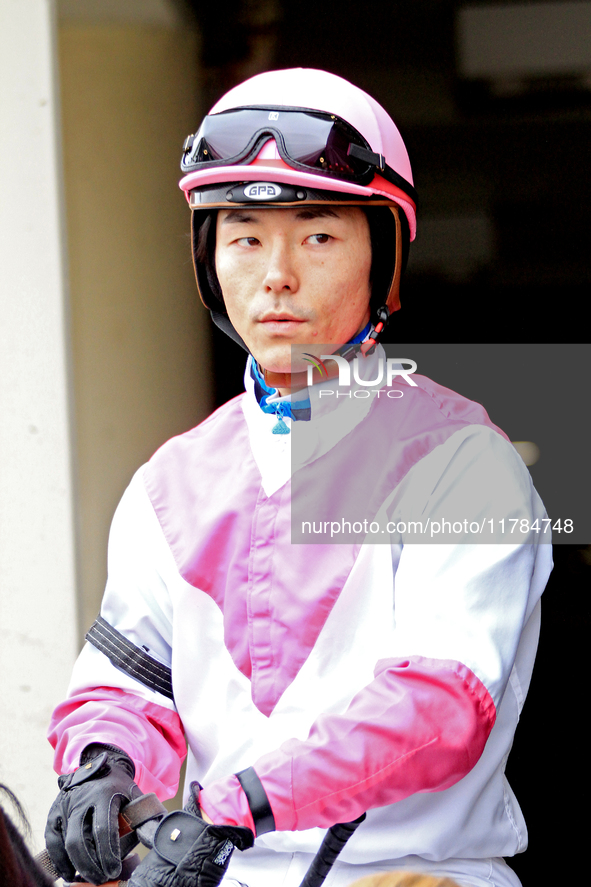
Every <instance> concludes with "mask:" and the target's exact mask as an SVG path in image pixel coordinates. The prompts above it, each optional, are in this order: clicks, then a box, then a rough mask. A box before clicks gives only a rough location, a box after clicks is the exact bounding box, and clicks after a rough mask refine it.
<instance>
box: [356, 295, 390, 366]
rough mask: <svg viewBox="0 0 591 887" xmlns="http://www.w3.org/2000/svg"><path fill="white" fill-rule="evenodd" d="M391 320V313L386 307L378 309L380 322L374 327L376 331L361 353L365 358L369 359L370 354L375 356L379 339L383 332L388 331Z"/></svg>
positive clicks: (361, 348) (362, 347)
mask: <svg viewBox="0 0 591 887" xmlns="http://www.w3.org/2000/svg"><path fill="white" fill-rule="evenodd" d="M389 320H390V312H389V311H388V308H387V306H386V305H382V307H381V308H378V322H377V323H376V325H375V327H374V331H373V333H372V334H371V336H370V338H369V339H368V340H367V341H366V342H364V343H363V344H362V345H361V347H360V349H359V350H360V351H361V353H362V354H363V356H364V357H368V356H369V355H370V354H373V353H374V351H375V350H376V345H377V344H378V339H379V337H380V335H381V334H382V333H383V331H384V330H385V329H386V327H387V325H388V321H389Z"/></svg>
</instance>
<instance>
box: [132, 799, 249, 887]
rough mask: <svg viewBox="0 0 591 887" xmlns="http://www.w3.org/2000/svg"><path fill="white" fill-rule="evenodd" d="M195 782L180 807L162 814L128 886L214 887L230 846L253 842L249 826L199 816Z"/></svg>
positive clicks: (241, 847)
mask: <svg viewBox="0 0 591 887" xmlns="http://www.w3.org/2000/svg"><path fill="white" fill-rule="evenodd" d="M199 788H200V786H199V783H197V782H192V783H191V794H192V797H191V800H190V801H189V802H188V804H187V805H186V807H185V809H184V810H177V811H175V812H174V813H169V814H168V816H165V817H164V819H163V820H162V822H161V823H160V825H159V826H158V829H157V831H156V834H155V836H154V846H153V848H152V850H150V852H149V853H148V855H147V856H146V857H145V859H144V860H142V862H141V863H140V865H139V866H138V867H137V868H136V870H135V871H134V873H133V874H132V876H131V880H130V881H129V887H217V885H218V884H219V883H220V881H221V880H222V878H223V877H224V875H225V873H226V869H227V868H228V866H229V864H230V857H231V856H232V853H233V852H234V848H235V847H238V849H239V850H248V848H249V847H252V845H253V843H254V835H253V833H252V832H251V830H250V829H249V828H243V827H241V826H231V825H210V824H209V823H207V822H205V820H204V819H203V818H202V817H201V810H200V808H199V801H198V795H199Z"/></svg>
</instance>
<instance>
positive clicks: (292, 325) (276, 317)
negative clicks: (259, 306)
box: [259, 311, 306, 335]
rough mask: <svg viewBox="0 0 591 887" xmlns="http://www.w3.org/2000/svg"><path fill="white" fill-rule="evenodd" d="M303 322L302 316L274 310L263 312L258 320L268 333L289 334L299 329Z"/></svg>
mask: <svg viewBox="0 0 591 887" xmlns="http://www.w3.org/2000/svg"><path fill="white" fill-rule="evenodd" d="M305 322H306V321H305V318H303V317H295V316H294V315H293V314H286V313H285V312H274V311H270V312H269V313H268V314H264V315H263V316H262V317H261V318H260V320H259V323H260V324H261V325H262V326H263V327H264V329H265V330H266V331H267V332H268V333H272V334H280V335H281V334H284V335H291V334H292V333H294V332H296V331H297V330H299V328H300V327H301V325H302V324H303V323H305Z"/></svg>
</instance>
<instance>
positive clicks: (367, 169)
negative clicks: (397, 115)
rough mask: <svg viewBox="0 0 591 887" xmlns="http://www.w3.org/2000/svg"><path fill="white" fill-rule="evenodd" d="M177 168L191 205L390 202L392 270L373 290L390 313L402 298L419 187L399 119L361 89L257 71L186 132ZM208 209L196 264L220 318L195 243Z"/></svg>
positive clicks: (303, 73)
mask: <svg viewBox="0 0 591 887" xmlns="http://www.w3.org/2000/svg"><path fill="white" fill-rule="evenodd" d="M181 169H182V170H183V172H184V173H185V175H184V177H183V178H182V179H181V181H180V187H181V188H182V190H183V191H184V192H185V194H186V196H187V200H188V201H189V205H190V206H191V208H192V209H193V210H213V209H220V208H225V209H229V208H231V207H236V206H244V205H248V206H251V207H252V206H253V205H255V206H257V207H281V206H283V207H286V206H287V207H289V206H295V205H299V204H301V203H314V204H319V203H333V204H334V203H336V202H345V203H347V204H349V205H350V204H357V205H359V206H364V207H369V206H378V207H379V206H381V207H389V208H390V210H391V212H388V211H387V218H389V219H390V222H389V224H388V225H386V227H388V228H391V229H392V232H393V233H392V237H391V239H390V244H389V252H390V254H391V259H390V260H389V268H390V270H389V272H388V273H387V274H386V275H385V276H386V277H387V285H385V286H382V292H381V293H380V295H379V297H377V298H378V301H379V304H380V305H382V306H385V307H387V309H388V312H390V313H391V312H392V311H395V310H397V309H398V308H399V307H400V301H399V295H398V290H399V281H400V275H401V271H402V266H403V264H404V258H403V255H404V253H405V252H406V250H407V249H408V242H409V240H414V237H415V232H416V192H415V190H414V187H413V182H412V171H411V167H410V161H409V158H408V153H407V151H406V148H405V146H404V142H403V141H402V137H401V135H400V133H399V131H398V129H397V127H396V126H395V124H394V122H393V121H392V119H391V118H390V116H389V115H388V114H387V113H386V111H385V110H384V109H383V108H382V107H381V105H379V104H378V103H377V102H376V101H375V99H373V98H372V97H371V96H370V95H368V94H367V93H366V92H364V91H363V90H361V89H359V88H358V87H356V86H353V84H351V83H349V82H348V81H347V80H344V79H343V78H342V77H338V76H337V75H336V74H331V73H328V72H326V71H319V70H314V69H307V68H293V69H286V70H281V71H267V72H265V73H263V74H257V75H256V76H255V77H252V78H250V79H249V80H246V81H245V82H244V83H241V84H239V85H238V86H236V87H234V88H233V89H231V90H230V91H229V92H228V93H226V95H224V96H223V97H222V98H221V99H220V100H219V101H218V102H217V103H216V104H215V105H214V107H213V108H212V109H211V111H210V112H209V114H208V115H207V116H206V117H205V119H204V120H203V122H202V124H201V126H200V128H199V130H198V131H197V133H195V134H193V135H190V136H188V138H187V139H186V141H185V144H184V146H183V157H182V161H181ZM399 210H402V214H403V215H402V218H401V214H400V212H399ZM383 212H384V210H382V213H383ZM373 215H374V214H373V213H370V216H373ZM206 217H207V214H205V213H195V212H194V213H193V232H194V257H195V271H196V276H197V285H198V287H199V291H200V294H201V298H202V300H203V302H204V303H205V305H206V306H207V307H208V308H210V309H211V310H212V311H213V312H214V320H216V322H218V320H217V319H216V317H215V314H216V313H217V312H220V310H221V311H222V313H223V314H225V309H224V308H223V302H222V304H221V305H220V300H221V294H220V292H219V289H218V291H217V292H216V287H215V284H214V285H213V286H212V270H211V267H210V268H206V267H205V264H206V263H204V262H203V249H202V248H201V249H200V248H199V247H198V241H199V230H200V228H201V224H202V220H203V219H204V218H206ZM368 218H369V216H368ZM370 227H371V221H370ZM382 240H383V237H382ZM199 255H201V256H202V258H201V259H200V258H199ZM213 276H214V277H215V273H214V274H213ZM382 277H384V275H383V274H382ZM384 290H385V291H384ZM388 312H387V313H388Z"/></svg>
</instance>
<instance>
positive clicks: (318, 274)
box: [215, 206, 371, 373]
mask: <svg viewBox="0 0 591 887" xmlns="http://www.w3.org/2000/svg"><path fill="white" fill-rule="evenodd" d="M215 264H216V270H217V275H218V279H219V282H220V286H221V288H222V293H223V295H224V301H225V304H226V309H227V311H228V316H229V317H230V320H231V321H232V324H233V326H234V328H235V329H236V331H237V332H238V333H239V334H240V336H241V337H242V339H243V340H244V342H245V343H246V345H247V346H248V348H249V350H250V352H251V353H252V354H253V356H254V357H255V358H256V360H257V361H258V362H259V364H260V365H261V366H262V367H264V368H265V369H267V370H270V371H272V372H276V373H289V372H291V371H292V361H291V346H292V345H298V344H305V345H309V346H311V348H310V350H311V352H312V353H317V354H320V353H321V352H322V348H319V349H318V350H317V351H315V350H314V345H315V344H318V345H319V346H320V345H325V344H330V343H332V344H334V345H341V344H344V343H345V342H348V341H349V340H350V339H352V338H353V336H355V335H356V334H357V333H358V332H360V331H361V330H362V329H363V327H364V326H365V325H366V324H367V322H368V321H369V316H370V310H369V298H370V283H369V274H370V268H371V241H370V236H369V225H368V223H367V218H366V217H365V214H364V213H363V211H362V210H361V209H359V208H358V207H352V206H344V207H340V206H336V207H332V206H331V207H328V206H326V207H323V206H309V207H305V206H303V207H301V208H297V209H249V208H245V209H235V210H221V211H220V212H219V213H218V219H217V230H216V252H215ZM303 350H307V349H303ZM306 367H307V364H306V363H304V362H302V363H301V365H294V367H293V369H294V370H298V371H301V370H304V369H306Z"/></svg>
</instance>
